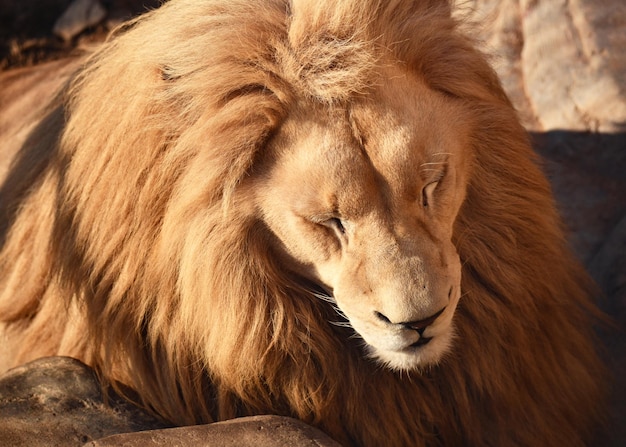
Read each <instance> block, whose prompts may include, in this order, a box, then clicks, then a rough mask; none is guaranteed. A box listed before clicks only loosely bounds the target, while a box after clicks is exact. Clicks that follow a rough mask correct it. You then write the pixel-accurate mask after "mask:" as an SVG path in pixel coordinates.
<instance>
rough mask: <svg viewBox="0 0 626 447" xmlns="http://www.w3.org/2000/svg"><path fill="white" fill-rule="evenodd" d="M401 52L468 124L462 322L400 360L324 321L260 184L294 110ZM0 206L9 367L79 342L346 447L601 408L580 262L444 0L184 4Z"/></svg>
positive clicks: (507, 111)
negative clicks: (254, 200)
mask: <svg viewBox="0 0 626 447" xmlns="http://www.w3.org/2000/svg"><path fill="white" fill-rule="evenodd" d="M390 64H391V65H396V66H402V67H404V68H403V69H404V70H406V71H408V72H409V73H411V74H412V76H414V77H415V78H416V79H421V80H423V82H424V83H425V84H426V85H427V86H428V87H429V88H430V89H431V90H432V91H434V92H439V93H440V94H441V95H442V96H443V97H446V98H449V100H450V101H454V102H455V103H456V104H459V106H458V107H459V108H461V107H462V108H463V109H464V110H466V111H469V113H467V115H469V116H471V120H470V121H471V126H470V129H469V132H470V135H469V136H468V139H467V145H466V147H465V151H467V152H466V156H467V158H468V160H471V171H469V168H468V171H467V175H468V176H469V180H468V183H467V191H466V195H465V199H464V202H463V204H462V206H461V209H460V211H459V213H458V216H457V217H456V220H455V223H454V231H453V235H452V240H453V242H454V245H455V247H456V250H457V252H458V255H459V257H460V260H461V262H462V283H461V285H462V290H463V296H462V297H461V299H460V302H459V304H458V307H457V309H456V312H455V315H454V326H455V328H456V337H455V339H454V341H453V346H452V348H451V351H450V352H448V353H447V355H445V356H444V357H443V358H442V360H441V361H440V362H439V363H438V364H433V365H431V366H430V367H427V368H424V369H423V370H422V371H410V372H403V373H398V372H395V371H393V370H390V369H388V368H384V367H382V366H381V365H380V364H377V363H376V362H374V361H373V360H371V359H369V358H367V356H366V355H365V353H364V350H363V347H362V345H361V342H360V341H359V340H357V339H355V338H354V337H353V336H352V335H353V331H352V330H351V329H350V328H345V327H341V326H335V325H332V324H330V321H335V320H337V316H336V315H335V314H334V309H333V308H332V305H331V304H329V303H327V302H326V301H324V300H321V299H320V298H319V296H318V295H319V294H320V290H319V289H318V288H317V287H315V286H312V285H310V284H308V281H303V280H302V279H301V277H300V275H296V274H295V273H292V272H293V269H292V268H291V266H290V265H289V261H288V256H285V255H284V254H280V255H279V254H277V253H278V252H279V251H280V249H281V247H278V246H277V240H276V238H275V237H274V236H273V235H272V234H271V232H270V231H269V230H268V228H267V225H266V224H265V223H264V221H263V216H262V215H260V212H259V210H257V209H256V208H255V207H254V206H252V204H251V203H250V200H249V198H250V194H249V189H246V188H250V187H252V189H254V184H255V182H254V181H253V182H252V184H250V179H251V178H252V179H259V178H260V177H258V176H256V175H258V174H259V172H261V173H263V172H264V171H263V169H265V168H264V167H265V166H267V164H268V160H267V151H266V148H268V147H269V146H270V145H271V142H272V140H273V138H274V137H275V136H276V135H277V134H278V132H279V129H280V128H281V124H282V123H283V122H284V121H285V120H287V119H288V118H289V117H291V116H293V114H294V113H295V112H294V110H296V109H297V110H299V112H298V113H303V112H302V110H308V111H309V113H310V114H311V118H312V119H313V118H315V116H316V114H323V113H325V112H324V111H325V110H331V109H332V110H337V109H341V108H342V107H344V105H346V104H350V103H351V102H357V101H360V100H362V99H363V98H367V97H368V95H370V94H373V93H371V92H373V91H374V90H375V89H376V86H377V85H380V84H381V83H388V82H392V81H391V80H388V79H385V78H384V77H383V76H382V75H381V73H382V72H383V71H384V69H383V68H384V66H387V65H390ZM468 119H469V118H468ZM416 150H419V148H416ZM259 181H260V180H259ZM246 191H247V192H246ZM278 200H280V199H278ZM0 203H1V204H2V211H1V213H2V214H1V215H0V218H1V219H2V221H1V222H2V224H1V225H2V226H0V243H1V244H2V251H1V252H0V318H1V320H2V321H3V322H4V323H3V324H4V325H5V337H8V339H10V340H11V346H15V350H14V351H13V352H12V353H11V355H13V356H14V357H13V358H15V359H16V360H15V363H22V362H25V361H27V360H30V359H33V358H36V357H39V356H42V355H50V354H62V355H71V356H74V357H78V358H80V359H83V360H84V361H86V362H87V363H89V364H90V365H92V366H93V367H94V368H96V370H97V371H98V372H99V374H100V375H101V377H102V378H103V379H105V380H106V381H108V382H109V383H110V384H111V385H112V386H114V387H117V388H118V389H119V390H120V391H122V392H123V391H124V390H125V389H126V388H125V387H124V386H122V385H120V384H124V385H127V386H130V387H131V388H132V389H134V390H135V391H136V398H137V399H138V400H139V403H141V404H142V405H144V406H146V407H147V408H150V409H151V410H153V411H154V412H156V413H157V414H159V415H160V416H162V417H163V418H165V419H167V420H169V421H172V422H174V423H176V424H195V423H202V422H208V421H215V420H222V419H227V418H233V417H237V416H243V415H251V414H263V413H272V414H280V415H288V416H293V417H296V418H299V419H301V420H303V421H306V422H308V423H310V424H313V425H315V426H317V427H320V428H321V429H323V430H324V431H326V432H327V433H329V434H330V435H331V436H333V437H334V438H335V439H336V440H337V441H339V442H341V443H343V444H344V445H346V446H347V445H363V446H403V445H404V446H406V445H413V446H425V445H429V446H437V445H448V446H450V445H477V446H514V445H520V446H521V445H525V446H530V445H532V446H581V445H583V444H584V442H585V441H586V440H588V439H589V438H590V436H591V435H592V432H593V430H594V427H595V426H596V424H597V422H598V419H599V415H600V413H601V411H600V405H601V404H600V402H601V394H602V390H601V388H602V386H601V383H602V379H601V377H602V367H601V366H600V363H599V360H598V358H597V356H596V353H595V351H594V346H593V339H594V336H593V331H592V328H591V320H590V317H589V316H588V314H589V313H593V308H592V305H591V304H590V300H589V285H588V283H587V277H586V275H585V274H584V272H583V271H582V270H581V268H580V267H579V265H578V264H577V263H576V262H575V261H574V259H573V257H572V255H571V254H570V253H569V251H568V249H567V246H566V242H565V240H564V237H563V233H562V230H561V225H560V222H559V219H558V217H557V214H556V212H555V207H554V204H553V199H552V197H551V193H550V189H549V185H548V183H547V181H546V180H545V178H544V177H543V176H542V174H541V172H540V169H539V168H538V166H537V159H536V157H535V155H534V154H533V153H532V151H531V149H530V147H529V142H528V139H527V136H526V134H525V133H524V130H523V129H522V127H521V126H520V124H519V123H518V120H517V118H516V114H515V111H514V110H513V108H512V107H511V105H510V103H509V102H508V100H507V98H506V97H505V95H504V93H503V91H502V89H501V87H500V85H499V83H498V81H497V79H496V77H495V75H494V73H493V72H492V70H491V69H490V68H489V66H488V64H487V63H486V62H485V60H484V58H483V57H482V56H481V55H480V54H479V53H478V52H477V51H476V50H475V49H474V48H473V45H472V42H471V41H470V40H469V39H468V38H467V37H465V36H464V35H463V34H462V33H461V32H460V31H459V29H458V25H457V24H456V23H455V21H454V20H453V19H452V18H451V16H450V7H449V5H448V4H447V3H446V2H444V1H436V0H430V1H428V0H423V1H414V2H413V1H407V0H389V1H367V2H366V1H362V0H354V1H347V0H346V1H341V2H337V1H325V0H311V1H306V0H292V1H291V2H288V1H286V0H206V1H198V0H172V1H170V2H169V3H166V4H165V5H164V6H163V7H162V8H160V9H159V10H157V11H155V12H152V13H148V14H146V15H145V16H143V17H141V18H140V19H138V20H136V21H135V22H132V23H129V24H127V25H125V26H124V27H123V28H122V29H120V30H118V31H117V32H116V35H115V36H113V37H112V39H111V40H110V41H109V42H107V43H106V44H105V45H104V46H103V48H101V49H100V50H99V51H98V52H97V53H96V54H95V55H93V56H92V57H90V58H89V59H88V61H87V62H86V63H85V65H84V67H82V68H81V69H80V70H79V71H78V73H77V74H76V75H75V76H74V77H73V79H72V80H71V82H70V84H69V85H68V87H67V88H66V89H65V90H64V91H63V92H62V93H61V95H60V96H59V97H58V99H57V100H56V102H54V103H53V105H52V106H51V108H50V109H49V110H48V112H47V113H46V115H45V116H44V117H43V118H42V119H41V120H40V121H39V123H38V125H37V127H36V128H35V129H34V131H33V132H32V133H31V134H30V136H29V137H28V139H27V140H26V141H25V143H24V145H23V148H22V150H21V152H20V154H19V156H18V158H17V159H16V160H15V162H14V164H13V167H12V170H11V172H10V173H9V175H8V178H7V179H6V181H5V183H4V185H3V186H2V189H1V190H0Z"/></svg>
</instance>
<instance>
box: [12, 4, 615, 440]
mask: <svg viewBox="0 0 626 447" xmlns="http://www.w3.org/2000/svg"><path fill="white" fill-rule="evenodd" d="M458 3H459V5H458V14H459V16H460V17H461V16H462V17H464V19H463V20H464V21H465V22H466V23H467V26H468V28H469V29H473V30H474V34H475V35H476V37H477V39H479V42H480V45H481V46H482V48H483V50H484V51H485V52H486V53H488V54H489V55H490V57H491V61H492V64H493V66H494V68H495V69H496V71H497V72H498V73H499V74H500V77H501V79H502V82H503V85H504V87H505V89H506V91H507V93H508V94H509V96H510V98H511V100H512V102H513V103H514V105H515V107H516V108H517V110H518V111H519V114H520V117H521V119H522V121H523V123H524V125H525V126H526V128H527V129H528V130H529V132H530V134H531V136H532V138H533V141H534V143H535V147H536V149H537V151H538V152H539V153H540V154H541V155H542V156H543V157H544V160H545V170H546V173H547V174H548V176H549V178H550V179H551V181H552V185H553V188H554V192H555V195H556V198H557V202H558V206H559V208H560V210H561V213H562V215H563V218H564V220H565V223H566V225H567V227H568V229H569V232H570V233H569V235H570V240H571V243H572V246H573V247H574V250H575V252H576V254H577V255H578V256H579V257H580V259H581V260H582V262H583V263H584V264H585V265H586V266H587V268H588V270H589V271H590V272H591V274H592V276H593V277H594V279H595V280H596V281H597V283H598V285H599V287H600V289H601V292H602V296H601V297H600V298H599V300H600V301H599V303H600V306H601V307H602V308H603V310H605V312H607V313H608V314H609V315H610V316H611V317H612V318H613V319H614V321H615V322H616V328H614V329H611V328H607V329H602V330H601V334H602V337H603V339H604V341H605V343H606V346H607V352H606V358H607V362H608V363H609V365H610V367H611V370H612V372H613V374H614V376H615V381H614V385H613V388H612V390H611V396H612V421H611V428H610V435H609V439H606V440H605V441H603V443H602V444H601V445H602V446H607V447H618V446H625V445H626V334H625V333H624V331H625V330H626V2H625V1H624V0H459V1H458ZM159 4H160V2H159V1H158V0H108V1H106V0H21V1H17V0H0V70H9V69H11V68H16V67H19V66H27V65H33V64H36V63H39V62H42V61H46V60H51V59H56V58H60V57H63V56H65V55H67V54H69V53H71V52H72V51H75V49H77V48H80V47H83V46H86V45H91V44H93V43H96V42H98V41H100V40H102V39H103V38H104V37H105V36H106V34H107V33H108V31H109V30H111V29H112V28H113V27H115V26H116V25H117V24H119V23H120V22H121V21H123V20H125V19H128V18H130V17H132V16H134V15H136V14H139V13H141V12H143V11H145V10H147V9H149V8H154V7H158V5H159ZM0 88H1V86H0ZM63 365H65V364H64V363H62V364H61V365H56V364H53V365H52V366H51V365H49V364H47V363H44V364H40V363H38V364H36V365H34V366H32V367H31V369H29V368H26V369H22V370H20V371H19V374H21V377H22V379H23V380H22V381H21V382H20V380H17V382H16V379H15V376H11V378H10V380H11V381H12V382H11V381H10V383H13V384H15V383H26V384H27V383H30V382H28V381H27V380H26V378H28V377H31V376H38V377H39V376H41V377H49V374H48V373H42V372H41V371H42V370H41V368H44V371H45V370H46V368H48V371H49V370H50V369H52V370H55V369H57V368H59V367H61V368H69V369H68V371H71V370H73V369H72V368H74V369H76V368H78V370H80V371H82V372H81V377H83V379H81V380H86V381H87V382H86V385H84V386H86V387H87V388H88V389H89V390H90V391H89V392H88V393H87V394H85V393H84V392H83V391H84V389H83V388H84V387H83V388H80V387H79V392H83V395H82V396H80V398H79V399H78V401H79V402H82V404H80V405H78V406H76V405H74V406H73V407H72V406H71V405H70V407H68V408H73V409H74V410H76V409H77V408H78V410H79V412H80V411H83V410H81V408H82V409H84V408H92V409H93V408H94V405H95V406H96V407H97V408H100V407H98V405H100V404H101V399H102V397H101V396H97V395H95V394H93V393H94V392H95V391H93V389H92V388H89V387H90V385H89V383H90V381H91V380H95V379H93V377H91V376H90V375H89V372H88V370H87V372H85V371H84V370H82V369H81V367H78V366H76V365H73V364H70V365H65V366H63ZM42 374H43V376H42ZM46 374H48V375H46ZM7 380H8V379H7V377H6V376H5V378H1V379H0V414H6V413H5V412H6V411H7V410H8V409H10V408H13V407H11V406H10V402H13V403H14V402H15V399H13V397H15V395H16V393H17V394H19V393H20V392H21V393H26V395H28V396H31V398H32V396H35V395H36V393H35V392H34V391H32V389H30V388H29V389H26V388H24V387H25V386H26V385H23V387H22V388H21V389H20V388H19V387H18V388H15V387H13V388H10V389H11V390H12V391H11V392H12V393H14V394H13V395H11V396H8V394H7V393H9V391H7V390H8V389H9V388H6V386H7V385H6V384H7ZM56 380H57V382H55V383H57V385H58V380H60V379H56ZM3 386H4V388H3ZM28 386H31V387H32V386H34V385H32V384H30V385H28ZM55 389H57V391H58V387H57V388H55ZM29 390H30V391H29ZM80 390H83V391H80ZM29 393H30V394H29ZM89 393H91V394H89ZM62 394H63V393H62ZM41 396H43V397H41ZM64 396H65V398H66V399H69V400H70V401H71V402H74V401H75V400H76V398H75V396H73V397H72V395H71V391H67V390H66V392H65V394H64ZM68 396H69V397H68ZM94 396H95V397H94ZM48 397H49V396H48ZM38 399H39V400H38V402H39V404H38V405H34V404H33V405H32V406H31V407H28V406H27V407H20V408H21V409H20V410H19V411H21V413H19V411H18V413H16V414H17V416H16V417H17V419H15V420H16V421H18V422H19V421H21V423H23V424H27V425H28V424H31V425H32V419H33V418H32V416H29V415H28V411H26V410H28V409H29V408H30V409H31V410H33V411H39V412H40V413H39V415H38V416H36V418H40V419H41V417H42V416H41V415H42V414H43V413H42V412H44V413H46V414H50V413H51V408H52V407H50V405H52V404H50V402H52V401H54V402H57V403H58V399H57V400H54V399H52V400H50V399H47V398H45V393H44V394H43V395H40V398H38ZM72 399H73V400H72ZM26 401H28V399H27V400H26ZM41 402H44V404H41ZM45 402H48V404H46V403H45ZM74 403H75V402H74ZM24 408H26V410H24ZM55 408H56V409H55V411H57V410H58V408H57V407H55ZM25 411H26V412H25ZM101 411H105V410H101ZM124 411H127V407H120V409H119V410H118V413H116V414H115V415H114V417H113V418H112V419H109V423H110V424H113V426H114V427H126V428H120V429H118V428H115V429H111V430H109V431H107V432H106V433H108V434H110V433H121V432H123V431H128V430H129V429H131V430H134V428H132V427H130V426H129V425H128V424H130V423H131V422H130V421H129V420H128V419H124V417H126V416H124V414H123V412H124ZM130 411H139V410H138V409H135V410H132V408H131V410H130ZM119 412H122V416H120V413H119ZM81 414H82V413H81ZM63 415H65V416H66V417H67V420H66V421H65V422H63V423H60V422H59V419H58V418H61V417H63ZM109 416H110V415H109ZM20 417H21V418H22V419H20ZM55 417H57V419H56V421H57V422H59V423H58V424H57V425H56V427H57V431H56V432H53V433H56V434H57V435H58V439H57V438H54V436H52V437H48V438H46V439H47V440H48V441H50V442H51V443H49V444H48V445H54V443H55V442H57V441H58V442H61V441H59V440H63V439H66V440H68V441H67V442H68V444H67V445H80V442H79V441H81V440H82V441H83V442H86V441H88V440H91V439H96V438H97V437H98V435H97V434H96V435H92V434H91V433H92V432H93V426H92V427H91V432H89V436H87V435H86V434H85V433H87V431H88V430H87V428H86V427H85V426H79V425H77V424H79V423H82V422H79V421H81V420H83V419H80V418H79V417H78V416H77V413H75V412H72V411H69V410H67V411H65V413H64V412H63V411H59V412H57V413H55ZM103 417H104V419H106V417H108V416H107V415H106V414H105V415H104V416H103ZM120 417H122V419H123V420H122V421H121V422H120ZM135 417H136V418H139V420H141V421H143V420H144V419H142V418H144V417H145V415H143V414H142V413H141V412H139V413H137V414H136V415H132V414H131V419H133V418H135ZM29 418H30V419H29ZM275 422H276V421H272V420H270V421H265V423H267V424H269V425H267V426H268V427H269V426H271V427H274V430H276V431H274V432H272V433H274V434H275V435H276V436H278V434H280V433H287V432H286V431H285V430H287V431H288V430H292V429H293V427H292V426H289V424H287V425H281V424H280V423H278V425H272V424H274V423H275ZM68 423H69V424H70V425H72V424H74V425H73V427H74V428H75V429H76V430H78V431H81V430H82V432H81V433H83V435H84V436H87V437H82V438H81V437H76V438H72V439H74V441H73V444H72V443H69V439H70V438H67V437H64V435H63V430H65V431H67V430H68V425H67V424H68ZM258 423H259V422H258V421H252V422H251V424H252V425H245V424H244V425H242V426H241V428H240V431H241V430H243V431H244V432H245V430H248V429H249V430H257V429H258ZM63 424H65V425H63ZM102 424H104V426H106V423H105V422H102ZM102 424H101V426H99V429H100V430H101V431H102V430H105V428H103V426H102ZM115 424H118V425H115ZM120 424H122V425H120ZM123 424H127V425H123ZM255 424H257V425H255ZM92 425H93V424H92ZM287 426H288V427H289V428H288V429H285V428H284V427H287ZM276 427H278V428H276ZM281 427H282V428H281ZM152 428H155V429H156V428H161V427H159V426H158V424H157V425H154V426H152ZM115 430H117V431H115ZM220 430H221V429H220ZM281 430H283V431H281ZM297 430H299V429H297ZM297 430H296V431H297ZM218 431H219V430H218ZM227 432H228V430H227ZM5 433H8V432H5ZM102 433H104V432H103V431H102ZM228 433H231V432H228ZM289 433H291V432H289ZM14 434H15V433H14ZM231 435H232V433H231ZM77 436H78V435H77ZM122 436H123V435H122ZM127 436H130V435H127ZM159 436H161V435H159ZM307 436H308V435H307ZM157 437H158V436H157ZM12 439H13V438H12ZM15 439H17V438H15ZM15 439H14V440H15ZM136 439H137V438H135V441H133V438H132V437H131V438H128V439H127V440H129V441H128V442H138V443H137V444H129V445H141V442H145V439H144V440H143V441H137V440H136ZM188 439H189V438H188ZM230 439H231V440H232V439H235V438H232V437H231V438H230ZM237 439H239V440H240V441H241V439H243V438H237ZM293 439H295V438H293ZM298 439H300V438H298ZM302 439H305V438H302ZM306 439H307V440H310V439H309V438H306ZM55 440H56V441H55ZM270 440H271V438H270ZM0 441H2V442H0V443H2V444H3V445H4V443H5V442H9V439H8V438H4V440H3V438H2V430H0ZM32 441H33V439H30V441H29V442H26V441H25V443H23V444H21V445H30V442H32ZM39 441H42V438H39ZM52 441H54V442H52ZM122 441H124V438H122V440H119V439H118V440H117V441H116V442H122ZM266 441H267V439H266ZM15 442H16V443H17V442H18V441H15ZM20 442H21V441H20ZM77 442H79V443H78V444H77ZM302 442H304V441H302ZM307 442H308V441H307ZM192 444H193V443H192V442H191V441H190V443H189V444H183V445H192ZM6 445H11V443H10V442H9V443H8V444H6ZM13 445H16V444H13ZM39 445H43V444H41V443H39ZM102 445H104V444H102ZM106 445H115V444H110V443H109V444H106ZM216 445H217V444H216ZM233 445H235V444H233ZM267 445H271V443H268V444H267ZM285 445H289V444H285ZM302 445H305V444H302ZM329 445H330V444H329ZM259 446H260V444H259Z"/></svg>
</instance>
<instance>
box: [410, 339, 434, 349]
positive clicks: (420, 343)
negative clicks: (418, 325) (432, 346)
mask: <svg viewBox="0 0 626 447" xmlns="http://www.w3.org/2000/svg"><path fill="white" fill-rule="evenodd" d="M432 339H433V337H420V338H419V340H417V341H416V342H415V343H412V344H410V345H409V348H421V347H422V346H426V345H427V344H428V343H430V341H431V340H432Z"/></svg>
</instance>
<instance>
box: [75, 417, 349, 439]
mask: <svg viewBox="0 0 626 447" xmlns="http://www.w3.org/2000/svg"><path fill="white" fill-rule="evenodd" d="M171 445H176V446H179V447H187V446H189V447H192V446H193V447H217V446H220V447H245V446H251V447H309V446H310V447H340V446H339V444H337V443H336V442H335V441H333V440H332V439H331V438H329V437H328V436H327V435H325V434H324V433H322V432H321V431H319V430H317V429H315V428H313V427H311V426H309V425H307V424H305V423H304V422H301V421H298V420H296V419H291V418H286V417H280V416H252V417H245V418H239V419H233V420H230V421H225V422H217V423H215V424H208V425H196V426H193V427H181V428H170V429H165V430H152V431H145V432H140V433H128V434H122V435H114V436H110V437H107V438H104V439H100V440H97V441H92V442H90V443H89V444H88V445H87V446H90V447H115V446H124V447H135V446H137V447H143V446H146V447H150V446H155V447H156V446H171ZM87 446H86V447H87Z"/></svg>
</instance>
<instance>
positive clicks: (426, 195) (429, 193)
mask: <svg viewBox="0 0 626 447" xmlns="http://www.w3.org/2000/svg"><path fill="white" fill-rule="evenodd" d="M438 185H439V180H435V181H434V182H430V183H428V184H427V185H426V186H424V188H422V206H423V207H424V208H428V207H429V206H430V205H432V203H433V200H434V197H433V195H434V193H435V190H436V189H437V186H438Z"/></svg>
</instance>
